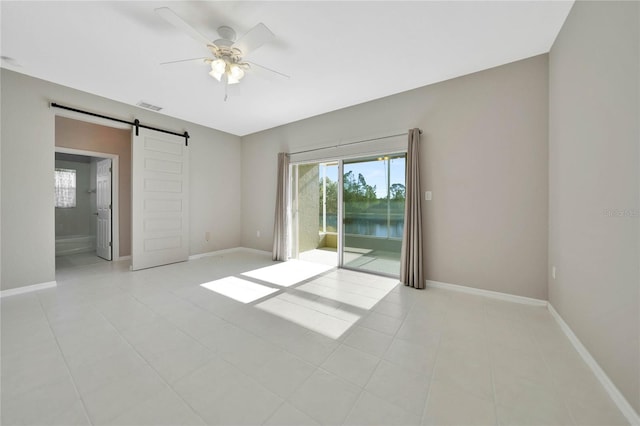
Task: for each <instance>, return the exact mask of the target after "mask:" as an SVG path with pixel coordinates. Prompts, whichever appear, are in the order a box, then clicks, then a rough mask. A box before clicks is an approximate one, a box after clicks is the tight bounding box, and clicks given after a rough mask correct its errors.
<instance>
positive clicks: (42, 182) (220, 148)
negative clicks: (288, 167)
mask: <svg viewBox="0 0 640 426" xmlns="http://www.w3.org/2000/svg"><path fill="white" fill-rule="evenodd" d="M0 84H1V86H2V102H1V106H0V108H1V109H2V117H1V118H0V127H1V134H0V137H1V139H2V147H1V153H0V157H1V168H2V170H1V176H0V182H1V185H2V186H1V189H2V206H1V208H2V212H1V213H2V224H1V226H0V233H1V235H2V248H1V252H2V262H1V265H0V267H1V269H2V274H1V280H2V281H1V284H0V288H1V289H3V290H6V289H10V288H16V287H21V286H26V285H32V284H38V283H43V282H49V281H53V280H54V279H55V254H54V251H55V248H54V238H55V227H54V212H53V210H54V209H53V169H54V135H55V132H54V121H55V119H54V118H55V112H56V111H55V109H52V108H49V102H51V101H55V102H59V103H61V104H67V105H70V106H75V107H80V108H84V109H87V110H91V111H96V112H100V113H103V114H107V115H114V116H117V117H119V118H122V119H129V120H132V119H133V118H134V117H135V118H138V119H140V121H141V122H143V123H145V124H150V125H155V126H158V127H162V128H167V129H171V130H176V131H179V132H181V131H183V130H188V131H189V134H190V135H191V136H192V138H191V139H190V141H189V151H190V182H189V184H190V208H189V212H190V253H191V254H196V253H203V252H208V251H212V250H218V249H224V248H230V247H237V246H239V245H240V217H239V215H238V211H239V210H240V188H241V187H240V179H241V174H240V169H239V167H238V165H239V164H240V162H241V146H240V138H239V137H237V136H233V135H230V134H227V133H223V132H220V131H217V130H212V129H209V128H206V127H203V126H199V125H196V124H193V123H188V122H185V121H182V120H178V119H175V118H170V117H167V116H164V115H161V114H157V113H153V112H151V111H146V110H143V109H141V108H137V107H134V106H131V105H126V104H123V103H119V102H115V101H111V100H108V99H105V98H101V97H99V96H95V95H91V94H88V93H85V92H81V91H78V90H74V89H70V88H68V87H64V86H60V85H57V84H52V83H49V82H46V81H43V80H39V79H35V78H32V77H28V76H26V75H23V74H18V73H15V72H12V71H8V70H6V69H2V71H1V77H0ZM211 113H212V114H215V111H211ZM25 194H28V203H25V196H26V195H25ZM47 212H49V213H48V214H47ZM207 231H208V232H211V239H210V241H209V242H207V241H205V238H204V237H205V232H207ZM25 254H28V255H25Z"/></svg>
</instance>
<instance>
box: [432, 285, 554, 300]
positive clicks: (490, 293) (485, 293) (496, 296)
mask: <svg viewBox="0 0 640 426" xmlns="http://www.w3.org/2000/svg"><path fill="white" fill-rule="evenodd" d="M426 284H427V287H432V288H442V289H446V290H452V291H458V292H461V293H468V294H475V295H476V296H484V297H490V298H492V299H500V300H505V301H508V302H515V303H523V304H525V305H534V306H547V301H546V300H541V299H534V298H532V297H524V296H516V295H515V294H507V293H500V292H498V291H491V290H483V289H481V288H473V287H467V286H463V285H458V284H449V283H443V282H440V281H432V280H426Z"/></svg>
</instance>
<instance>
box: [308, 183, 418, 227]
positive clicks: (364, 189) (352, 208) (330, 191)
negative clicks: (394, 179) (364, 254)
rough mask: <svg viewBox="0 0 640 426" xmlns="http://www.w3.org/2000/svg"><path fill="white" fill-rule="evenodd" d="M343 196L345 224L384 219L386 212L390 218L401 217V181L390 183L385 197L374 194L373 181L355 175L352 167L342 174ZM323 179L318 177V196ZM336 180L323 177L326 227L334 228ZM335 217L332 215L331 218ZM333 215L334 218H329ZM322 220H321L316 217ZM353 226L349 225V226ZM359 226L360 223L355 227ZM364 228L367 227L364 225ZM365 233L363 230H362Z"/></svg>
mask: <svg viewBox="0 0 640 426" xmlns="http://www.w3.org/2000/svg"><path fill="white" fill-rule="evenodd" d="M343 179H344V193H343V200H344V206H345V217H344V223H345V225H347V226H348V225H350V224H357V222H362V223H361V224H362V225H366V223H368V222H377V223H382V222H384V223H386V222H387V221H388V216H390V219H391V221H397V220H403V219H404V204H405V192H406V189H405V186H404V185H403V184H401V183H393V184H391V185H390V187H389V190H388V197H380V198H379V197H378V196H377V195H376V189H377V188H376V185H369V184H368V183H367V181H366V179H365V177H364V176H363V175H362V173H358V176H357V177H356V176H355V175H354V173H353V171H349V172H347V173H345V174H344V177H343ZM322 185H323V179H322V178H321V179H320V185H319V188H320V200H321V201H322V196H323V188H322ZM338 191H339V186H338V182H336V181H333V180H331V179H329V178H327V180H326V197H327V198H326V215H327V231H329V230H330V228H332V229H331V231H334V232H335V231H336V224H337V215H338ZM319 215H320V218H322V215H323V206H322V202H321V203H320V212H319ZM334 218H335V219H334ZM330 219H334V220H330ZM320 222H321V223H322V220H321V221H320ZM352 228H353V227H352ZM358 228H359V229H360V228H362V227H358ZM364 228H367V227H366V226H364ZM365 233H366V231H365Z"/></svg>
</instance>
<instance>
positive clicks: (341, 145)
mask: <svg viewBox="0 0 640 426" xmlns="http://www.w3.org/2000/svg"><path fill="white" fill-rule="evenodd" d="M408 134H409V132H404V133H398V134H396V135H388V136H380V137H378V138H371V139H363V140H360V141H354V142H348V143H343V144H338V145H332V146H323V147H322V148H312V149H306V150H304V151H296V152H289V153H287V157H290V156H292V155H294V154H306V153H307V152H314V151H321V150H323V149H332V148H340V147H343V146H349V145H355V144H358V143H364V142H372V141H379V140H381V139H389V138H395V137H396V136H404V135H408ZM420 134H422V130H420Z"/></svg>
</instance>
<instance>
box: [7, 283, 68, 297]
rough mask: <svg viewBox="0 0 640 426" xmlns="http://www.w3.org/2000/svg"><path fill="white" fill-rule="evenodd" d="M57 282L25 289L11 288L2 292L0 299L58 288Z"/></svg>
mask: <svg viewBox="0 0 640 426" xmlns="http://www.w3.org/2000/svg"><path fill="white" fill-rule="evenodd" d="M57 285H58V283H56V282H55V281H49V282H46V283H40V284H33V285H26V286H24V287H17V288H10V289H8V290H2V291H0V298H1V297H7V296H15V295H17V294H23V293H30V292H32V291H38V290H44V289H45V288H51V287H55V286H57Z"/></svg>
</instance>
